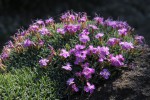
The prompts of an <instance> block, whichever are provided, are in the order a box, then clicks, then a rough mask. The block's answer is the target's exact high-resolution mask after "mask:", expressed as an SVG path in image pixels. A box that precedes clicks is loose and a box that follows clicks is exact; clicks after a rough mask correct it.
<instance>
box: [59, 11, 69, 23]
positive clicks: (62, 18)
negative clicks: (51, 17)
mask: <svg viewBox="0 0 150 100" xmlns="http://www.w3.org/2000/svg"><path fill="white" fill-rule="evenodd" d="M67 18H68V15H67V13H65V14H63V15H62V16H61V17H60V19H61V20H62V21H65V20H67Z"/></svg>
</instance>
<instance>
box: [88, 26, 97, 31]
mask: <svg viewBox="0 0 150 100" xmlns="http://www.w3.org/2000/svg"><path fill="white" fill-rule="evenodd" d="M89 27H90V28H92V29H93V30H97V29H98V27H97V26H95V25H89Z"/></svg>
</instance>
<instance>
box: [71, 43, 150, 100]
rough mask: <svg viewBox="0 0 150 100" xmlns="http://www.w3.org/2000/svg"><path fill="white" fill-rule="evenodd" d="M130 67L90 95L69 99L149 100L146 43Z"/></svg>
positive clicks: (149, 65)
mask: <svg viewBox="0 0 150 100" xmlns="http://www.w3.org/2000/svg"><path fill="white" fill-rule="evenodd" d="M130 67H131V68H132V70H126V71H124V72H123V73H122V74H121V76H120V77H119V78H117V79H115V80H110V81H108V82H106V83H105V84H103V85H102V86H100V87H99V88H98V89H97V90H96V91H95V92H94V93H93V94H92V95H91V96H89V97H87V96H84V95H82V96H77V97H73V99H72V98H71V100H150V75H149V74H150V48H149V47H148V46H147V45H145V46H144V51H143V54H142V55H140V56H139V57H137V58H135V60H134V61H133V62H132V63H131V64H130Z"/></svg>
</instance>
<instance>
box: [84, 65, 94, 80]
mask: <svg viewBox="0 0 150 100" xmlns="http://www.w3.org/2000/svg"><path fill="white" fill-rule="evenodd" d="M94 73H95V69H93V68H89V67H84V69H83V71H82V74H83V75H84V76H85V78H86V79H90V78H91V77H92V74H94Z"/></svg>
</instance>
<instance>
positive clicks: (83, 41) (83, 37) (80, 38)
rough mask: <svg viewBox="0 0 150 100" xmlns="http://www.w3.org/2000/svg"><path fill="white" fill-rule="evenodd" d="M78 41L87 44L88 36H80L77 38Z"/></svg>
mask: <svg viewBox="0 0 150 100" xmlns="http://www.w3.org/2000/svg"><path fill="white" fill-rule="evenodd" d="M79 40H80V41H81V42H82V43H87V42H89V41H90V38H89V36H88V35H81V36H79Z"/></svg>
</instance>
